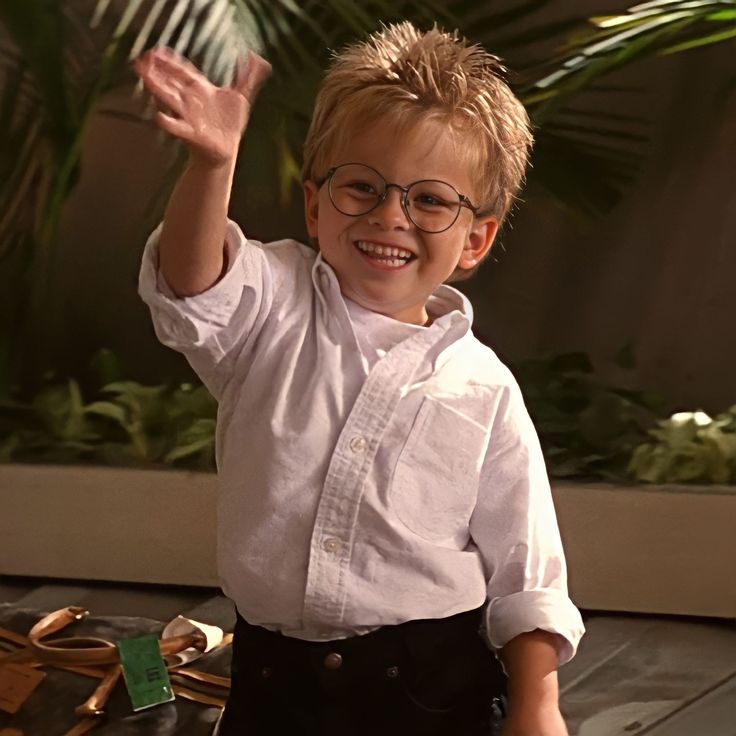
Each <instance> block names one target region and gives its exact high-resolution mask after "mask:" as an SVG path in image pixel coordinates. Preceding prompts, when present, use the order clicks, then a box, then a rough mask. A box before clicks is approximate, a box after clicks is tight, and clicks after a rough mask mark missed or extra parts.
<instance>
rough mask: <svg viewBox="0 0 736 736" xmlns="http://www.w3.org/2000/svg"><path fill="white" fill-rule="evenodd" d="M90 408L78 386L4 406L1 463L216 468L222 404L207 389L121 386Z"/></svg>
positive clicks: (49, 389) (53, 388)
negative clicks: (218, 415) (218, 418)
mask: <svg viewBox="0 0 736 736" xmlns="http://www.w3.org/2000/svg"><path fill="white" fill-rule="evenodd" d="M98 394H99V398H98V399H97V400H96V401H92V402H90V403H85V401H84V399H83V397H82V392H81V390H80V388H79V384H78V383H77V382H76V381H74V380H71V379H70V380H68V381H65V382H58V381H57V382H49V383H48V384H47V385H46V386H44V388H43V389H42V390H41V391H40V392H39V393H38V394H37V395H36V396H35V397H34V398H33V400H32V401H31V402H29V403H22V402H18V401H11V400H3V401H0V460H3V461H6V462H7V461H19V462H50V463H79V462H90V463H97V464H103V465H123V466H152V465H160V464H171V465H176V466H181V467H188V468H192V469H197V470H211V469H213V468H214V439H215V417H216V413H217V405H216V402H215V400H214V399H213V398H212V397H211V396H210V394H209V393H208V392H207V390H206V389H205V388H204V387H203V386H199V387H194V386H192V385H191V384H180V385H162V386H144V385H141V384H140V383H136V382H134V381H118V382H114V383H109V384H106V385H105V386H103V387H102V388H101V389H100V390H99V392H98Z"/></svg>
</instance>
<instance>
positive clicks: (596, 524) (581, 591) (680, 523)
mask: <svg viewBox="0 0 736 736" xmlns="http://www.w3.org/2000/svg"><path fill="white" fill-rule="evenodd" d="M554 499H555V506H556V508H557V516H558V520H559V524H560V531H561V533H562V538H563V542H564V544H565V552H566V555H567V562H568V567H569V570H570V575H569V584H570V593H571V596H572V598H573V600H574V601H575V602H576V603H577V604H578V606H580V607H581V608H586V609H590V610H608V611H636V612H644V613H664V614H667V613H672V614H689V615H694V616H722V617H725V618H734V617H736V584H734V582H733V581H734V573H733V567H734V564H735V563H736V488H734V487H727V486H703V487H691V486H651V487H647V486H635V487H625V486H614V485H603V484H601V485H589V486H585V485H576V484H568V483H564V484H563V483H559V484H555V487H554Z"/></svg>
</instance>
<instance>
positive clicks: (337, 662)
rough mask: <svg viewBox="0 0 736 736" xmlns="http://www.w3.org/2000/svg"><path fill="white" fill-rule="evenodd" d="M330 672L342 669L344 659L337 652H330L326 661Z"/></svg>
mask: <svg viewBox="0 0 736 736" xmlns="http://www.w3.org/2000/svg"><path fill="white" fill-rule="evenodd" d="M324 665H325V667H326V668H327V669H328V670H339V669H340V667H342V657H341V656H340V655H339V654H338V653H337V652H330V653H329V654H328V655H327V656H326V657H325V661H324Z"/></svg>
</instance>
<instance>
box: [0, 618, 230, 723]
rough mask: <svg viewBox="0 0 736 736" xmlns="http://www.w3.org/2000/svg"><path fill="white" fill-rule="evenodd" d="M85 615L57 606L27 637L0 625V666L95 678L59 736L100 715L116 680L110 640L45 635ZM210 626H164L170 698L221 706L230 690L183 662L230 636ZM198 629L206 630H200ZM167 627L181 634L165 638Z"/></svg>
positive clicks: (225, 680)
mask: <svg viewBox="0 0 736 736" xmlns="http://www.w3.org/2000/svg"><path fill="white" fill-rule="evenodd" d="M88 613H89V612H88V611H86V610H85V609H83V608H80V607H78V606H68V607H66V608H62V609H59V610H58V611H54V612H53V613H50V614H48V615H47V616H45V617H43V618H42V619H41V620H40V621H38V622H37V623H36V624H35V625H34V626H33V627H32V628H31V630H30V632H29V634H28V636H27V637H25V636H22V635H20V634H17V633H15V632H12V631H8V630H6V629H2V628H0V641H2V642H4V643H5V645H6V646H5V648H8V647H9V648H10V650H11V651H9V652H7V653H4V654H3V653H0V669H2V668H3V667H7V666H9V665H13V666H19V665H20V666H23V665H25V666H27V667H31V668H34V669H35V668H46V667H54V668H58V669H64V670H70V671H72V672H75V673H77V674H80V675H85V676H87V677H92V678H95V679H99V680H100V683H99V685H98V686H97V687H96V689H95V690H94V692H93V693H92V694H91V695H90V697H89V698H88V699H87V700H86V701H85V702H84V703H82V704H81V705H79V706H77V707H76V708H75V713H76V715H78V716H80V717H81V719H82V720H81V721H80V722H79V723H78V724H77V725H76V726H74V727H73V728H72V729H71V730H70V731H68V732H67V733H66V734H65V736H81V735H82V734H84V733H87V732H88V731H91V730H92V729H93V728H95V727H96V726H97V725H98V724H99V723H100V722H101V721H102V720H103V719H104V716H105V705H106V703H107V702H108V699H109V698H110V695H111V693H112V692H113V690H114V689H115V687H116V685H117V683H118V682H119V680H120V679H121V678H120V675H121V673H122V667H121V662H120V653H119V650H118V647H117V646H116V645H115V643H113V642H111V641H108V640H106V639H103V638H98V637H84V636H67V637H55V638H50V637H53V636H54V635H55V634H58V633H59V632H60V631H62V630H63V629H65V628H66V627H67V626H69V625H70V624H72V623H74V622H77V621H80V620H82V619H83V618H85V617H86V616H87V615H88ZM173 624H176V625H173ZM198 626H199V627H201V628H198ZM211 628H212V627H207V626H205V625H203V624H199V625H198V624H197V622H192V621H189V620H188V619H184V618H182V617H178V618H177V619H175V621H174V622H172V625H170V626H168V627H167V628H166V629H165V630H164V634H163V635H162V638H161V639H159V641H158V645H159V652H160V655H161V657H162V659H163V662H164V665H165V667H166V670H167V672H168V676H169V678H170V681H171V686H172V689H173V692H174V694H175V695H176V696H179V697H182V698H186V699H188V700H192V701H195V702H197V703H201V704H203V705H209V706H216V707H220V708H222V707H224V705H225V701H226V700H227V695H228V693H229V690H230V678H229V677H220V676H217V675H212V674H209V673H207V672H201V671H199V670H195V669H193V668H192V667H191V666H189V665H190V664H191V662H192V661H194V660H195V659H196V658H197V657H199V656H201V654H202V653H203V652H205V651H212V650H213V649H215V648H219V647H221V646H224V645H226V644H228V643H230V641H231V639H232V635H225V636H220V637H218V638H217V639H216V640H215V641H213V639H212V635H211V631H210V629H211ZM203 629H204V630H207V631H206V633H205V631H203ZM167 630H168V631H182V632H184V633H178V634H175V635H173V636H166V633H167ZM221 633H222V632H220V634H221Z"/></svg>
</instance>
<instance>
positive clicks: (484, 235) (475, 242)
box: [457, 216, 498, 269]
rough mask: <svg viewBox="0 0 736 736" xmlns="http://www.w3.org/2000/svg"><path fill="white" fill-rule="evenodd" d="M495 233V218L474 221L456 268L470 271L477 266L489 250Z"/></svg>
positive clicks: (482, 218)
mask: <svg viewBox="0 0 736 736" xmlns="http://www.w3.org/2000/svg"><path fill="white" fill-rule="evenodd" d="M497 232H498V220H497V219H496V218H495V217H493V216H488V217H479V218H478V219H476V220H474V221H473V225H472V227H471V229H470V232H469V233H468V237H467V240H466V241H465V246H464V247H463V252H462V253H461V254H460V260H458V262H457V267H458V268H464V269H470V268H474V267H475V266H477V265H478V264H479V263H480V262H481V261H482V260H483V259H484V258H485V257H486V255H487V254H488V251H489V250H490V249H491V246H492V245H493V241H494V239H495V237H496V233H497Z"/></svg>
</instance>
